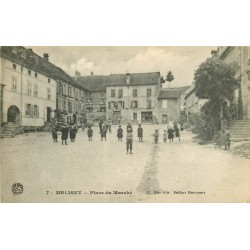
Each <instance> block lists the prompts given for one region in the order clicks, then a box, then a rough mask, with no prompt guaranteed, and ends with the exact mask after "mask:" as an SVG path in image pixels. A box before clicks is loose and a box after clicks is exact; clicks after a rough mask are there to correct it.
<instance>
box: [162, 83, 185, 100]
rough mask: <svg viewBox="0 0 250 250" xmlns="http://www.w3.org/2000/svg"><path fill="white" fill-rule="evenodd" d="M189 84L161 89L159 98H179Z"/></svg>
mask: <svg viewBox="0 0 250 250" xmlns="http://www.w3.org/2000/svg"><path fill="white" fill-rule="evenodd" d="M188 88H189V86H186V87H180V88H168V89H161V90H160V94H159V97H158V98H159V99H176V98H179V97H180V96H181V95H182V94H183V93H184V92H185V91H186V90H187V89H188Z"/></svg>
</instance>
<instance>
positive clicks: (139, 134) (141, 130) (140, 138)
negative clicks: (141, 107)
mask: <svg viewBox="0 0 250 250" xmlns="http://www.w3.org/2000/svg"><path fill="white" fill-rule="evenodd" d="M137 134H138V138H139V142H142V137H143V129H142V127H141V124H139V128H138V129H137Z"/></svg>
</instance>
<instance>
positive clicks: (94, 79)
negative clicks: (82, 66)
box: [75, 74, 109, 121]
mask: <svg viewBox="0 0 250 250" xmlns="http://www.w3.org/2000/svg"><path fill="white" fill-rule="evenodd" d="M108 79H109V76H95V75H93V74H92V75H90V76H79V75H76V77H75V80H76V81H77V82H78V83H80V84H81V86H82V87H84V88H85V89H86V117H87V120H90V121H95V120H105V119H106V85H107V84H108Z"/></svg>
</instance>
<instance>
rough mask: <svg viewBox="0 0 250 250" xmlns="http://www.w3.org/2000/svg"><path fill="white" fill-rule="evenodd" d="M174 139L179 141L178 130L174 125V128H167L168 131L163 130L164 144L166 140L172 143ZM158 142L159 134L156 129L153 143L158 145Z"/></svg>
mask: <svg viewBox="0 0 250 250" xmlns="http://www.w3.org/2000/svg"><path fill="white" fill-rule="evenodd" d="M174 137H176V138H178V139H179V141H180V140H181V138H180V129H179V128H178V126H177V124H176V123H175V124H174V128H172V127H169V128H168V130H164V133H163V142H164V143H166V142H167V139H169V141H170V142H173V141H174ZM158 141H159V132H158V129H156V130H155V132H154V142H155V143H158Z"/></svg>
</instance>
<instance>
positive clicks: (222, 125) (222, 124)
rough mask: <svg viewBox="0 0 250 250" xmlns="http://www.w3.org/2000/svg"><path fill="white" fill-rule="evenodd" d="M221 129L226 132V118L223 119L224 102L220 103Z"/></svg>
mask: <svg viewBox="0 0 250 250" xmlns="http://www.w3.org/2000/svg"><path fill="white" fill-rule="evenodd" d="M220 130H221V133H222V134H223V133H224V119H223V102H221V104H220Z"/></svg>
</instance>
